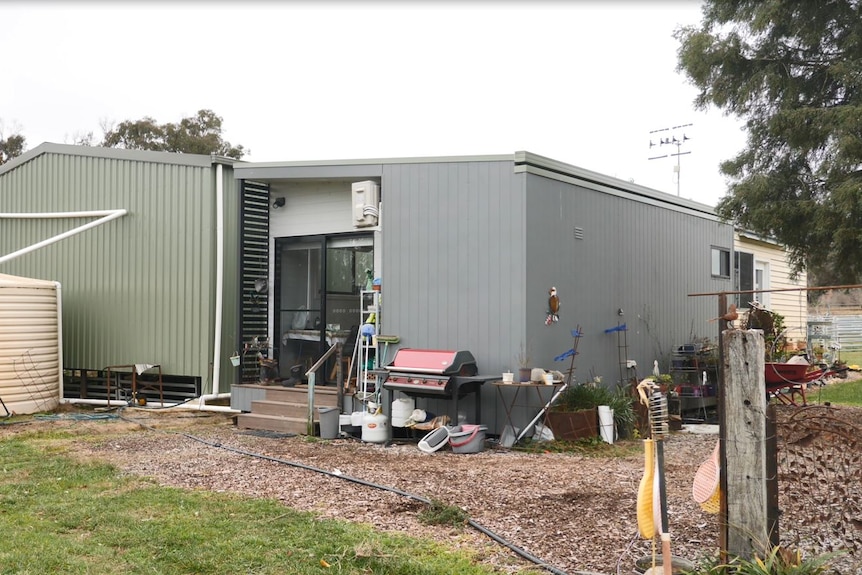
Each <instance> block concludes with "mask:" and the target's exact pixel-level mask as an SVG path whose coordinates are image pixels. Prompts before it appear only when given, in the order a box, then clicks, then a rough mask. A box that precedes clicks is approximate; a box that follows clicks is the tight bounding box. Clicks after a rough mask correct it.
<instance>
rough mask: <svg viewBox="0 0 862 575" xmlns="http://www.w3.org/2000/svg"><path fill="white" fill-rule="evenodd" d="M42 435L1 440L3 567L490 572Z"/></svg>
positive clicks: (29, 570) (466, 559)
mask: <svg viewBox="0 0 862 575" xmlns="http://www.w3.org/2000/svg"><path fill="white" fill-rule="evenodd" d="M43 440H44V437H27V436H26V434H25V435H24V436H23V438H22V435H19V436H18V438H16V439H9V440H5V441H0V533H2V534H3V545H2V546H0V573H2V574H7V573H9V574H11V573H15V574H20V575H28V574H33V575H37V574H42V573H72V574H77V573H80V574H94V573H98V574H109V575H110V574H115V573H116V574H120V573H124V574H125V573H142V574H144V573H152V574H160V575H162V574H163V575H169V574H174V573H176V574H187V573H195V574H208V573H212V574H216V573H217V574H219V575H224V574H226V573H242V574H268V573H272V574H276V573H277V574H279V575H281V574H284V573H295V574H298V575H307V574H312V573H314V574H320V573H333V574H335V573H337V574H356V575H360V574H362V575H369V574H375V573H379V574H384V573H385V574H392V575H436V574H447V575H449V574H451V573H463V574H470V575H473V574H475V575H481V574H488V573H494V571H492V570H490V569H488V568H485V567H483V566H480V565H477V564H475V563H474V562H473V561H472V560H471V557H470V556H469V555H467V554H466V553H458V554H456V553H451V552H448V551H447V550H445V549H443V548H442V547H441V546H439V545H437V544H435V543H433V542H429V541H427V540H421V539H414V538H410V537H405V536H392V535H386V534H382V533H379V532H376V531H374V530H373V529H372V528H371V527H368V526H360V525H356V524H352V523H345V522H338V521H333V520H321V519H318V518H317V517H315V516H314V515H313V514H310V513H300V512H297V511H294V510H291V509H289V508H287V507H285V506H284V505H283V504H281V503H279V502H278V501H275V500H267V499H249V498H243V497H238V496H232V495H229V494H224V493H212V492H207V491H188V490H181V489H173V488H165V487H159V486H158V485H156V484H154V483H153V482H151V481H148V480H145V479H141V478H136V477H129V476H124V475H122V474H120V473H119V472H118V470H117V469H116V468H114V467H113V466H110V465H104V464H99V463H86V464H82V463H77V462H75V461H73V460H72V459H70V458H67V457H65V456H63V455H62V454H61V453H58V449H57V448H56V447H54V448H53V449H52V450H50V452H49V451H47V450H45V449H43V448H42V447H41V446H42V445H49V444H50V445H55V446H56V443H54V442H44V441H43ZM321 561H324V562H325V563H327V564H328V565H329V567H326V566H325V565H324V564H323V563H321Z"/></svg>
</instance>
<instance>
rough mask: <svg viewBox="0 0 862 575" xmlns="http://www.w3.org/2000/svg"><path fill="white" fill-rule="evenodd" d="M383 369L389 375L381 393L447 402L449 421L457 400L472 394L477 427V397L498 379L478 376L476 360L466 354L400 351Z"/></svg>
mask: <svg viewBox="0 0 862 575" xmlns="http://www.w3.org/2000/svg"><path fill="white" fill-rule="evenodd" d="M385 369H386V370H387V371H388V373H389V374H388V376H387V377H386V380H385V381H384V382H383V389H388V390H390V391H400V392H402V393H404V394H406V395H408V396H412V397H427V398H438V399H451V400H452V403H453V409H454V419H453V421H456V420H457V417H458V400H459V399H460V398H462V397H464V396H466V395H468V394H471V393H475V394H476V420H475V423H477V424H478V423H479V419H480V417H481V412H482V409H481V406H482V402H481V398H482V394H481V393H479V392H480V391H481V390H482V384H484V383H485V382H486V381H492V380H494V379H497V378H498V377H497V376H495V375H479V369H478V368H477V367H476V360H475V358H474V357H473V354H472V353H470V352H469V351H449V350H434V349H412V348H402V349H399V350H398V351H397V352H396V353H395V357H394V358H393V359H392V363H390V364H389V365H387V366H385Z"/></svg>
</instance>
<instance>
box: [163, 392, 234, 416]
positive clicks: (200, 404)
mask: <svg viewBox="0 0 862 575" xmlns="http://www.w3.org/2000/svg"><path fill="white" fill-rule="evenodd" d="M229 397H230V394H229V393H210V394H207V395H202V396H200V397H198V398H197V401H188V402H186V403H182V404H180V405H177V406H175V407H177V408H185V409H195V410H198V411H222V412H226V413H240V410H238V409H234V408H232V407H230V406H228V405H207V404H206V402H207V401H209V400H211V399H227V398H229Z"/></svg>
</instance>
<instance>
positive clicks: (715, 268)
mask: <svg viewBox="0 0 862 575" xmlns="http://www.w3.org/2000/svg"><path fill="white" fill-rule="evenodd" d="M712 275H713V276H716V277H721V278H729V277H730V250H727V249H724V248H712Z"/></svg>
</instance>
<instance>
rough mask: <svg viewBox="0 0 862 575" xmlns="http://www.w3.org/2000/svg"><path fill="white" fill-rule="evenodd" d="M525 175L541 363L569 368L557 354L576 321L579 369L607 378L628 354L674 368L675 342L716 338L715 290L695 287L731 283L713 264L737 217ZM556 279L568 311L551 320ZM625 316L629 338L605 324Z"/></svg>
mask: <svg viewBox="0 0 862 575" xmlns="http://www.w3.org/2000/svg"><path fill="white" fill-rule="evenodd" d="M527 178H528V179H527V198H526V205H527V219H526V221H527V254H526V261H527V271H526V275H527V278H528V280H527V299H526V315H527V317H526V339H527V341H529V342H530V343H531V346H532V348H533V350H534V353H533V357H534V360H535V362H536V363H537V365H539V366H541V367H545V368H549V367H551V366H553V365H556V366H557V369H560V370H561V371H563V369H561V368H568V365H569V362H563V363H556V364H555V362H553V358H554V356H556V355H558V354H560V353H562V352H563V351H565V350H567V349H569V348H571V345H572V342H573V339H572V337H571V330H572V329H574V328H575V327H576V326H577V325H580V326H581V330H582V333H583V334H584V335H583V337H582V338H581V340H580V341H579V347H578V351H579V355H578V357H577V358H576V360H575V366H576V376H577V379H578V380H579V381H585V380H588V379H590V378H591V376H592V375H598V376H601V377H602V378H603V381H604V382H605V383H606V384H607V383H610V384H613V383H614V382H617V381H618V380H619V379H620V377H621V376H620V363H621V362H620V358H622V359H623V360H624V359H626V358H627V359H634V360H635V361H636V362H637V365H638V374H639V376H641V377H643V376H646V375H648V374H650V373H651V372H652V365H653V361H654V360H659V362H660V365H661V367H662V370H663V371H665V372H667V370H668V367H669V366H668V362H669V360H670V357H669V355H670V353H671V351H672V349H673V348H674V347H675V346H678V345H681V344H684V343H687V342H689V341H691V340H692V339H693V338H694V337H711V338H713V339H715V340H717V338H718V331H717V325H716V324H715V323H709V322H708V321H707V320H708V319H709V318H710V317H714V316H715V315H716V314H715V310H716V308H717V297H698V298H692V297H688V296H687V294H690V293H701V292H716V291H719V290H721V289H730V288H729V285H730V282H729V280H716V279H713V278H712V276H711V270H710V246H720V247H724V248H727V249H730V248H731V247H732V242H733V235H732V233H733V231H732V228H731V227H730V226H728V225H725V224H721V223H719V222H718V221H717V220H716V219H715V218H714V217H707V216H706V215H703V214H697V213H695V212H693V211H691V210H686V209H684V208H674V207H672V206H669V205H665V206H662V205H657V204H658V202H654V201H644V200H641V199H636V198H635V197H634V196H632V195H629V196H628V197H627V195H626V194H625V193H622V192H619V191H616V192H614V193H603V192H601V191H595V190H592V189H587V188H586V187H583V186H579V185H577V184H574V183H568V182H564V181H559V180H557V179H550V178H545V177H541V176H538V175H534V174H529V175H528V176H527ZM551 286H555V287H557V290H558V292H559V296H560V299H561V302H562V305H561V311H560V321H559V323H557V324H552V325H550V326H546V325H545V324H544V322H543V320H544V318H545V311H546V309H547V298H548V289H549V288H550V287H551ZM619 310H622V311H623V315H619ZM623 323H624V324H626V327H627V331H626V332H625V337H624V338H623V337H622V336H621V335H618V334H619V333H620V332H616V331H614V332H611V333H605V330H607V329H611V328H615V327H617V326H618V325H619V324H623ZM623 344H625V346H626V347H625V348H624V349H622V350H621V349H620V345H623ZM624 375H625V376H626V377H629V376H631V374H630V373H625V374H624Z"/></svg>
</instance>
